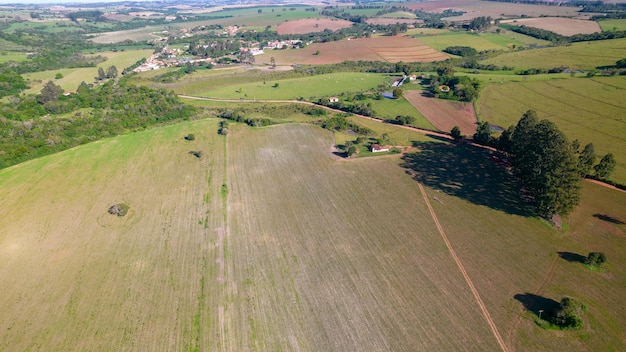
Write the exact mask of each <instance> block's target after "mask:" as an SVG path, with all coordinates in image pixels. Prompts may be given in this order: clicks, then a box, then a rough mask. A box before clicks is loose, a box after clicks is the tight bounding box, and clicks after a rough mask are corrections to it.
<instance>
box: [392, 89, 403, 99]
mask: <svg viewBox="0 0 626 352" xmlns="http://www.w3.org/2000/svg"><path fill="white" fill-rule="evenodd" d="M402 94H404V91H403V90H402V88H399V87H396V88H394V89H393V98H394V99H400V98H402Z"/></svg>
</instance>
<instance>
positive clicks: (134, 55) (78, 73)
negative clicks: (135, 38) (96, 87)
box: [23, 50, 152, 94]
mask: <svg viewBox="0 0 626 352" xmlns="http://www.w3.org/2000/svg"><path fill="white" fill-rule="evenodd" d="M151 54H152V50H125V51H118V52H102V53H98V55H102V56H105V57H106V58H107V60H106V61H104V62H102V63H100V64H99V65H98V66H97V67H85V68H65V69H60V70H49V71H40V72H34V73H27V74H24V75H23V76H24V79H26V80H29V86H30V89H28V90H26V91H25V93H27V94H38V93H39V92H40V91H41V89H42V88H43V86H44V84H46V83H47V82H48V81H54V83H55V84H58V85H60V86H61V87H62V88H63V89H64V90H66V91H69V90H76V88H78V86H79V85H80V83H81V82H83V81H84V82H85V83H93V82H94V81H95V79H94V78H95V77H97V76H98V68H99V67H102V69H104V70H106V69H107V68H108V67H110V66H115V67H117V71H118V73H121V72H122V70H124V69H125V68H126V67H129V66H131V65H132V64H134V63H135V62H137V61H139V60H140V59H141V58H147V57H148V56H150V55H151ZM57 73H60V74H62V75H63V78H61V79H54V77H55V75H56V74H57Z"/></svg>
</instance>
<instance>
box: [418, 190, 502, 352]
mask: <svg viewBox="0 0 626 352" xmlns="http://www.w3.org/2000/svg"><path fill="white" fill-rule="evenodd" d="M417 185H418V186H419V189H420V192H421V193H422V197H424V202H425V203H426V206H427V207H428V211H429V212H430V215H431V217H432V218H433V221H434V222H435V225H436V226H437V230H439V234H440V235H441V238H443V241H444V242H445V243H446V247H447V248H448V252H450V255H451V256H452V259H454V262H455V263H456V265H457V266H458V267H459V270H460V271H461V274H463V278H464V279H465V282H466V283H467V285H468V286H469V288H470V290H471V291H472V294H473V295H474V298H476V302H477V303H478V306H479V307H480V310H481V311H482V312H483V315H484V317H485V320H487V324H489V327H490V328H491V332H492V333H493V336H494V337H495V338H496V340H497V341H498V345H500V348H501V349H502V351H503V352H508V349H507V347H506V344H505V343H504V340H503V339H502V336H500V332H499V331H498V327H497V326H496V324H495V323H494V321H493V318H491V314H489V311H488V310H487V306H486V305H485V302H483V300H482V298H481V297H480V294H479V293H478V290H477V289H476V286H474V282H473V281H472V279H471V278H470V277H469V274H468V273H467V271H466V270H465V266H464V265H463V263H462V262H461V259H459V257H458V256H457V255H456V252H455V250H454V248H452V244H451V243H450V240H449V239H448V236H447V235H446V233H445V232H444V231H443V228H442V227H441V223H439V218H437V214H435V210H434V209H433V207H432V205H431V204H430V200H429V199H428V195H426V191H425V190H424V186H422V184H421V183H419V182H418V183H417Z"/></svg>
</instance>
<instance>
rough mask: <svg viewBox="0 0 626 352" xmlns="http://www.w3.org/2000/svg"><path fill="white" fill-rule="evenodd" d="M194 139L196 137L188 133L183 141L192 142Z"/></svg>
mask: <svg viewBox="0 0 626 352" xmlns="http://www.w3.org/2000/svg"><path fill="white" fill-rule="evenodd" d="M195 139H196V136H195V135H194V134H193V133H190V134H188V135H186V136H185V140H187V141H193V140H195Z"/></svg>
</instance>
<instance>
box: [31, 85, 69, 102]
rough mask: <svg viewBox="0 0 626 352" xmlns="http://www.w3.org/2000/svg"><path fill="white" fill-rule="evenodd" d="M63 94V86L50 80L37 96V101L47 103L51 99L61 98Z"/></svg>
mask: <svg viewBox="0 0 626 352" xmlns="http://www.w3.org/2000/svg"><path fill="white" fill-rule="evenodd" d="M61 94H63V88H61V87H60V86H58V85H56V84H54V82H52V81H48V83H46V84H45V85H44V86H43V88H42V89H41V93H40V94H39V96H38V97H37V101H38V102H39V103H40V104H45V103H47V102H50V101H55V100H59V98H60V97H61Z"/></svg>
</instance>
